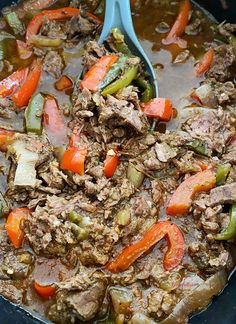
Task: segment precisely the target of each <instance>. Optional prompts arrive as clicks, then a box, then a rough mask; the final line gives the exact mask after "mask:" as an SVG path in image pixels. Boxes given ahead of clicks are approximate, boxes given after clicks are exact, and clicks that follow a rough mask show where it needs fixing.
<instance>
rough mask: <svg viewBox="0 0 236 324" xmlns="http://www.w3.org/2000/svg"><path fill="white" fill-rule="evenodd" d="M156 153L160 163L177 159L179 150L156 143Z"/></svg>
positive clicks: (165, 144)
mask: <svg viewBox="0 0 236 324" xmlns="http://www.w3.org/2000/svg"><path fill="white" fill-rule="evenodd" d="M155 151H156V155H157V158H158V160H159V161H161V162H167V161H168V160H171V159H173V158H174V157H176V155H177V153H178V150H177V149H176V148H172V147H171V146H169V145H168V144H167V143H156V144H155Z"/></svg>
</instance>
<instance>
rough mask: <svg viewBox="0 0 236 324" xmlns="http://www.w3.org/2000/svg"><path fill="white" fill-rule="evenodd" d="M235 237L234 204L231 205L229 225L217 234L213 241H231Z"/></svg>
mask: <svg viewBox="0 0 236 324" xmlns="http://www.w3.org/2000/svg"><path fill="white" fill-rule="evenodd" d="M235 237H236V204H233V205H232V206H231V209H230V222H229V225H228V226H227V227H226V229H224V230H223V231H222V232H221V233H219V234H217V235H216V236H215V237H214V238H215V240H219V241H223V240H231V239H233V238H235Z"/></svg>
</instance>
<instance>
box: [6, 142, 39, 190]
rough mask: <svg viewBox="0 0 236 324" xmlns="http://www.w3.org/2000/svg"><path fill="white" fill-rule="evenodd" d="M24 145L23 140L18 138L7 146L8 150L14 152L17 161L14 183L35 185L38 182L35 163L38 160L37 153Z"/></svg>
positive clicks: (17, 184)
mask: <svg viewBox="0 0 236 324" xmlns="http://www.w3.org/2000/svg"><path fill="white" fill-rule="evenodd" d="M25 146H26V143H25V142H24V141H22V140H18V141H16V142H14V143H13V144H12V145H11V146H10V147H9V152H10V153H13V154H15V159H16V163H17V168H16V172H15V179H14V185H15V186H30V187H35V186H36V184H37V182H38V180H37V179H36V170H35V165H36V163H37V161H38V160H39V154H38V153H35V152H32V151H30V150H28V149H27V148H26V147H25Z"/></svg>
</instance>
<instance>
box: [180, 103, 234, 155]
mask: <svg viewBox="0 0 236 324" xmlns="http://www.w3.org/2000/svg"><path fill="white" fill-rule="evenodd" d="M182 129H184V130H186V131H187V132H188V133H189V134H190V135H191V136H192V137H193V138H196V139H199V140H202V141H205V142H206V143H207V145H208V148H209V149H210V150H212V151H216V152H219V153H222V151H223V149H224V147H225V143H226V141H227V139H228V138H229V136H230V134H231V132H230V130H229V124H228V122H227V114H225V113H224V112H223V111H222V110H220V109H219V110H218V111H216V112H213V111H209V112H207V113H201V114H197V115H195V116H193V117H191V118H190V119H188V120H187V121H186V123H184V124H183V126H182Z"/></svg>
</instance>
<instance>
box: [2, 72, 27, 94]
mask: <svg viewBox="0 0 236 324" xmlns="http://www.w3.org/2000/svg"><path fill="white" fill-rule="evenodd" d="M28 71H29V70H28V68H25V69H20V70H17V71H15V72H13V73H12V74H11V75H9V76H8V77H7V78H6V79H4V80H2V81H0V97H2V98H5V97H7V96H10V95H11V94H12V93H13V92H14V91H15V90H16V89H17V88H18V87H19V86H20V85H21V83H22V82H23V81H24V80H25V78H26V76H27V74H28Z"/></svg>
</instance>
